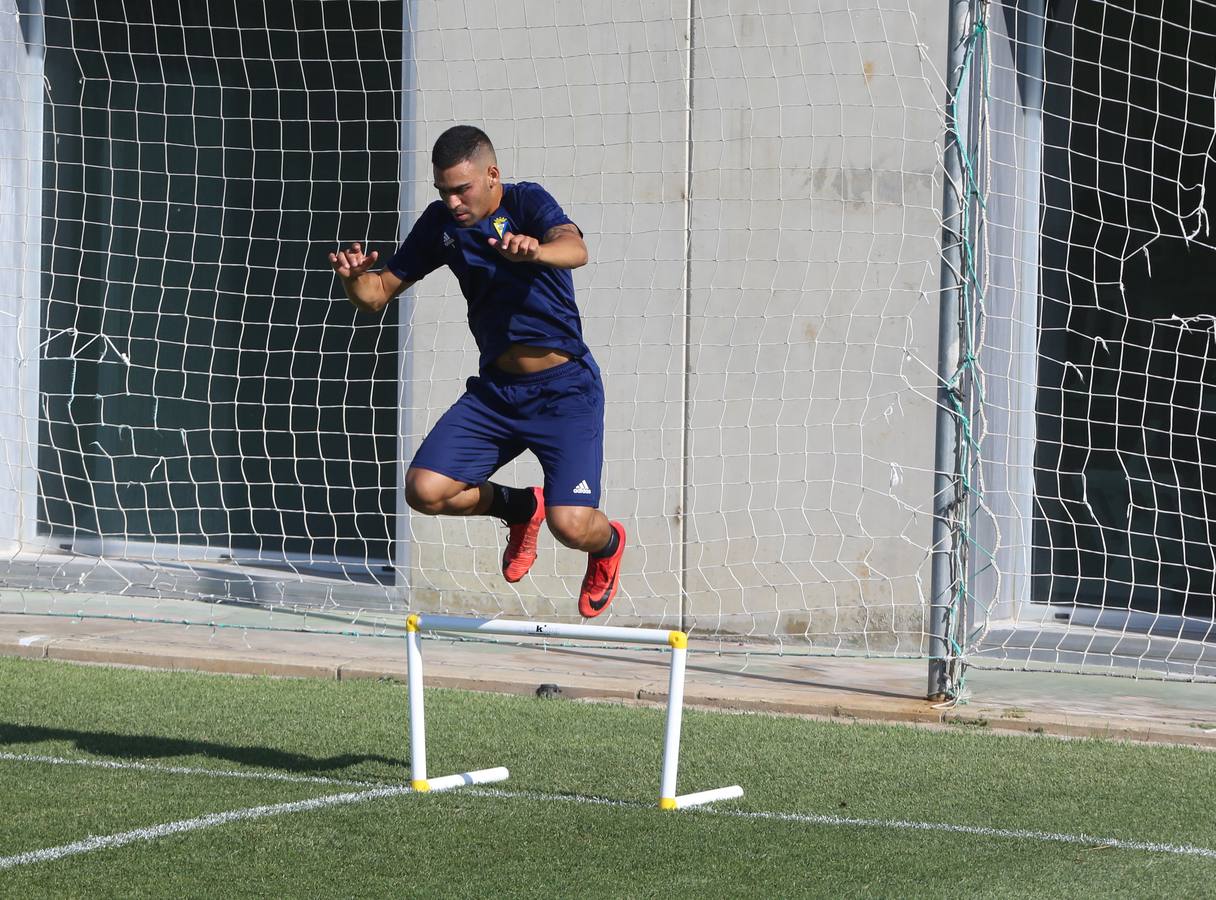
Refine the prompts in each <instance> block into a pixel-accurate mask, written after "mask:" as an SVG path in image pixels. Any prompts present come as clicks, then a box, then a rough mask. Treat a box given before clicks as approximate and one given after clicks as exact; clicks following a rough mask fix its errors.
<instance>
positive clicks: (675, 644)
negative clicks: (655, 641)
mask: <svg viewBox="0 0 1216 900" xmlns="http://www.w3.org/2000/svg"><path fill="white" fill-rule="evenodd" d="M667 643H669V644H671V646H672V648H673V649H675V650H687V649H688V635H686V634H685V633H684V632H682V631H672V632H670V633H669V634H668V635H667Z"/></svg>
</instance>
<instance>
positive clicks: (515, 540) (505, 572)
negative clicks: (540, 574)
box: [502, 487, 545, 584]
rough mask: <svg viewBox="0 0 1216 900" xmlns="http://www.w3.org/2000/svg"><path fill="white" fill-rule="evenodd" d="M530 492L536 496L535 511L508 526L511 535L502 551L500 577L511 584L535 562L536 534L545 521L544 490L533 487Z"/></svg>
mask: <svg viewBox="0 0 1216 900" xmlns="http://www.w3.org/2000/svg"><path fill="white" fill-rule="evenodd" d="M532 493H533V495H534V496H535V497H536V512H534V513H532V518H530V519H529V520H528V521H526V522H520V523H519V524H517V525H510V526H508V527H509V528H510V531H511V536H510V537H508V538H507V549H506V550H504V551H503V552H502V577H503V578H505V579H507V581H509V582H511V583H512V584H514V583H515V582H517V581H519V579H521V578H523V577H524V576H525V575H527V574H528V570H529V569H531V568H532V563H534V562H536V536H537V535H538V534H540V523H541V522H543V521H545V492H544V490H542V489H541V488H538V487H534V488H532Z"/></svg>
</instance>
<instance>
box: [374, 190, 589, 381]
mask: <svg viewBox="0 0 1216 900" xmlns="http://www.w3.org/2000/svg"><path fill="white" fill-rule="evenodd" d="M566 224H571V225H572V224H574V223H573V222H571V221H570V219H569V218H568V217H567V216H566V214H565V213H564V212H563V211H562V208H561V207H560V206H559V205H558V204H557V201H556V200H554V199H553V197H552V196H550V194H549V192H548V191H546V190H545V189H544V188H543V187H541V186H540V185H539V184H533V183H531V182H528V181H521V182H519V183H518V184H504V185H503V193H502V204H501V205H500V206H499V207H498V209H496V210H495V211H494V212H493V213H491V214H490V215H489V216H486V218H484V219H482V220H481V221H480V222H478V223H477V224H475V225H470V226H468V227H462V226H461V225H459V224H458V223H457V222H456V220H455V219H453V218H452V215H451V213H449V212H448V210H447V207H446V206H444V204H443V202H442V201H441V200H436V201H435V202H434V203H432V204H431V205H430V206H428V207H427V208H426V209H425V210H424V211H423V213H422V215H421V216H419V217H418V221H417V222H415V223H414V227H413V228H412V229H410V233H409V235H408V236H407V237H406V239H405V240H404V241H402V243H401V246H400V247H399V248H398V249H397V252H396V253H394V254H393V257H392V259H390V260H389V261H388V268H389V269H390V270H391V271H392V272H393V273H394V274H396V275H397V277H398V278H400V279H402V280H403V281H419V280H421V279H422V278H424V277H425V276H427V275H429V274H430V273H431V272H433V271H435V269H437V268H439V267H440V266H443V265H446V266H447V267H448V268H450V269H451V270H452V272H453V273H454V274H455V275H456V280H457V281H458V282H459V283H460V292H461V293H462V294H464V297H465V299H466V300H467V301H468V303H469V330H471V331H472V332H473V339H474V340H476V341H477V348H478V349H479V350H480V351H481V362H480V368H481V369H485V368H487V367H488V366H490V365H492V364H493V363H494V360H496V359H497V358H498V357H499V356H500V355H501V354H502V353H503V351H504V350H506V349H507V348H508V347H509V346H511V345H512V344H528V345H530V346H533V347H549V348H551V349H553V350H562V351H565V352H566V353H569V354H570V355H571V356H574V357H576V358H581V357H584V356H588V355H589V351H588V349H587V345H586V344H585V343H583V324H582V321H581V320H580V319H579V315H578V307H576V306H575V305H574V278H573V277H572V276H571V274H570V270H569V269H556V268H554V267H552V266H546V265H541V264H539V263H530V262H511V261H510V260H507V259H504V258H503V257H502V255H501V254H499V252H498V251H497V250H495V249H494V248H493V247H491V246H490V243H489V239H490V237H491V236H494V237H498V238H501V237H502V235H503V234H504V233H505V232H507V231H510V232H511V233H513V234H526V235H530V236H531V237H534V238H536V239H537V240H539V239H540V238H542V237H544V235H545V232H547V231H548V230H549V229H550V228H552V227H553V226H555V225H566Z"/></svg>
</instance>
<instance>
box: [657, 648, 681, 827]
mask: <svg viewBox="0 0 1216 900" xmlns="http://www.w3.org/2000/svg"><path fill="white" fill-rule="evenodd" d="M670 642H671V680H670V681H669V682H668V685H667V728H666V730H665V733H664V737H663V774H662V777H661V778H660V780H659V809H676V774H677V769H678V767H679V765H680V725H681V723H682V721H683V717H684V668H685V665H686V663H687V660H688V635H686V634H684V632H682V631H673V632H672V633H671V638H670Z"/></svg>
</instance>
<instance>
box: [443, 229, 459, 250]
mask: <svg viewBox="0 0 1216 900" xmlns="http://www.w3.org/2000/svg"><path fill="white" fill-rule="evenodd" d="M455 243H456V242H455V241H454V240H452V236H451V235H450V234H448V233H447V232H446V231H445V232H444V233H443V246H445V247H451V246H452V245H453V244H455Z"/></svg>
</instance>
